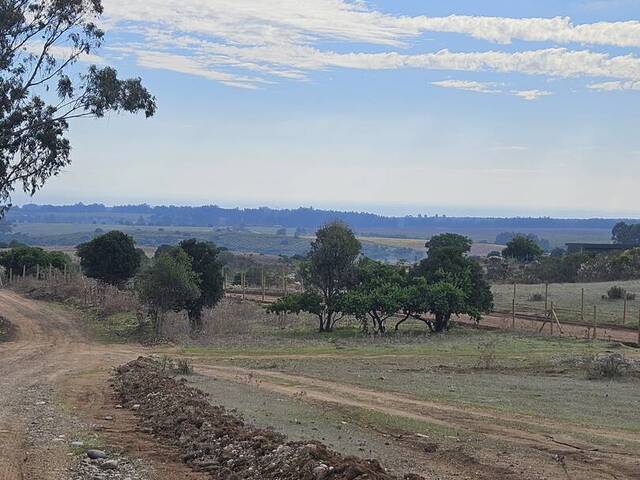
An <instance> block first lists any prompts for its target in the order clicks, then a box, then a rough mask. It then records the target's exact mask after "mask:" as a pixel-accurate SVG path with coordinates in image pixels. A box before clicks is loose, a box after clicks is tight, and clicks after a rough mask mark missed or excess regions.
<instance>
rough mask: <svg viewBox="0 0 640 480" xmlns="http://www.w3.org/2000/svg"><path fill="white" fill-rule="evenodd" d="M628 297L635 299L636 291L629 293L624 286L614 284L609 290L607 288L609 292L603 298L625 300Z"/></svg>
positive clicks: (628, 298)
mask: <svg viewBox="0 0 640 480" xmlns="http://www.w3.org/2000/svg"><path fill="white" fill-rule="evenodd" d="M625 297H626V299H627V300H635V299H636V294H635V293H628V292H627V291H626V290H625V289H624V288H622V287H620V286H618V285H614V286H613V287H611V288H610V289H609V290H607V294H606V295H603V296H602V299H603V300H623V299H624V298H625Z"/></svg>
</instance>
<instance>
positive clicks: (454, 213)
mask: <svg viewBox="0 0 640 480" xmlns="http://www.w3.org/2000/svg"><path fill="white" fill-rule="evenodd" d="M76 203H83V204H85V205H90V204H103V205H105V206H107V207H113V206H119V205H141V204H147V205H150V206H168V205H175V206H187V207H201V206H208V205H216V206H218V207H221V208H226V209H234V208H240V209H244V208H261V207H266V208H271V209H276V210H280V209H297V208H314V209H317V210H335V211H340V212H361V213H373V214H377V215H382V216H387V217H404V216H418V215H423V216H435V215H441V216H442V215H445V216H449V217H470V218H474V217H478V218H494V217H495V218H516V217H532V218H539V217H550V218H558V219H591V218H603V219H619V218H620V219H622V218H624V219H640V215H637V216H630V215H625V214H620V215H610V214H605V213H601V214H598V213H597V212H592V213H589V212H584V211H583V212H580V211H573V212H561V211H559V212H537V211H535V210H531V211H520V212H513V211H511V210H501V209H499V208H495V209H490V208H489V209H474V208H472V207H467V208H466V207H449V208H447V207H440V208H436V207H429V206H422V207H421V206H411V205H349V204H278V203H277V202H258V203H242V202H236V203H233V202H218V201H204V202H198V201H196V202H172V201H162V200H144V199H138V200H132V201H116V200H100V199H97V200H96V199H90V198H85V199H76V200H73V199H69V200H64V201H62V200H59V201H50V202H48V201H35V199H31V200H30V201H23V202H14V206H23V205H27V204H36V205H54V206H61V205H74V204H76Z"/></svg>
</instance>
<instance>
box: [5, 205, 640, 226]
mask: <svg viewBox="0 0 640 480" xmlns="http://www.w3.org/2000/svg"><path fill="white" fill-rule="evenodd" d="M336 219H337V220H342V221H344V222H345V223H347V224H349V225H350V226H351V227H352V228H354V229H356V230H358V231H360V232H364V231H370V232H376V231H381V232H382V231H385V232H386V233H388V232H389V231H394V230H395V231H398V232H403V231H406V232H421V231H422V232H430V231H433V230H434V229H445V230H446V229H451V230H464V229H478V228H485V229H496V228H498V229H505V230H509V229H511V230H514V229H516V230H517V229H554V228H557V229H594V228H595V229H606V230H611V228H612V227H613V226H614V225H615V224H616V223H617V222H618V221H621V220H622V221H627V222H634V223H635V222H639V221H640V220H633V219H604V218H591V219H560V218H551V217H513V218H498V217H496V218H491V217H484V218H483V217H447V216H441V215H435V216H423V215H417V216H405V217H389V216H382V215H376V214H372V213H366V212H352V211H351V212H349V211H337V210H319V209H315V208H311V207H310V208H302V207H301V208H297V209H272V208H268V207H261V208H245V209H240V208H232V209H230V208H222V207H218V206H215V205H209V206H201V207H184V206H173V205H169V206H150V205H146V204H143V205H119V206H113V207H107V206H105V205H103V204H98V203H96V204H90V205H85V204H82V203H78V204H75V205H62V206H58V205H35V204H29V205H24V206H22V207H13V208H12V209H11V210H10V211H9V213H8V215H7V220H9V221H12V222H27V223H96V224H114V223H121V224H127V225H136V224H138V225H153V226H162V227H167V226H192V227H238V226H264V227H272V226H281V227H286V228H297V229H301V230H308V231H313V230H314V229H316V228H318V227H319V226H321V225H323V224H325V223H327V222H328V221H331V220H336Z"/></svg>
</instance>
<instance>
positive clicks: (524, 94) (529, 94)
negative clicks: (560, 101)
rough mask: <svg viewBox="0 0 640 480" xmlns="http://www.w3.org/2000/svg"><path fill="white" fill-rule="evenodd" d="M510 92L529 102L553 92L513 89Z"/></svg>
mask: <svg viewBox="0 0 640 480" xmlns="http://www.w3.org/2000/svg"><path fill="white" fill-rule="evenodd" d="M511 93H512V94H513V95H515V96H516V97H520V98H522V99H524V100H527V101H530V102H531V101H533V100H537V99H539V98H541V97H548V96H549V95H553V93H551V92H547V91H544V90H514V91H513V92H511Z"/></svg>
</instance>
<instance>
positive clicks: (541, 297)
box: [529, 293, 544, 302]
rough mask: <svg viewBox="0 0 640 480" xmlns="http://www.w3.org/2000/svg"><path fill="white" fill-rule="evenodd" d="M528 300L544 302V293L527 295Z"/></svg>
mask: <svg viewBox="0 0 640 480" xmlns="http://www.w3.org/2000/svg"><path fill="white" fill-rule="evenodd" d="M529 301H530V302H544V295H543V294H542V293H532V294H531V295H529Z"/></svg>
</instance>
